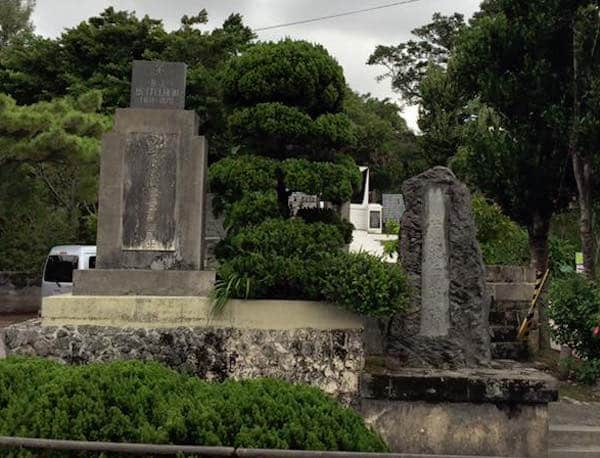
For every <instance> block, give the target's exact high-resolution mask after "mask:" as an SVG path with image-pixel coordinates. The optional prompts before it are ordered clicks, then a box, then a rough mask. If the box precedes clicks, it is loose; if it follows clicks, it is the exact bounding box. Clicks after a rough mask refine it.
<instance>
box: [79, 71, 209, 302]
mask: <svg viewBox="0 0 600 458" xmlns="http://www.w3.org/2000/svg"><path fill="white" fill-rule="evenodd" d="M185 79H186V65H185V64H183V63H178V62H161V61H134V62H133V72H132V85H131V108H125V109H117V112H116V114H115V118H114V127H113V131H112V132H110V133H107V134H105V135H104V137H103V140H102V155H101V163H100V189H99V196H98V200H99V210H98V236H97V262H96V270H83V271H76V272H75V276H74V287H73V294H74V295H163V296H188V295H189V296H195V295H206V293H207V292H208V290H209V289H210V287H211V285H212V283H213V281H214V272H208V271H203V270H202V269H203V253H204V225H205V218H204V214H203V211H204V208H205V196H206V190H205V188H206V169H207V146H206V140H205V139H204V137H201V136H198V126H199V122H198V116H197V114H196V113H195V112H194V111H191V110H185V109H184V103H185Z"/></svg>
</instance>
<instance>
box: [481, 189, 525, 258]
mask: <svg viewBox="0 0 600 458" xmlns="http://www.w3.org/2000/svg"><path fill="white" fill-rule="evenodd" d="M473 216H474V218H475V225H476V226H477V240H478V241H479V245H480V247H481V252H482V254H483V260H484V262H485V263H486V264H488V265H494V264H500V265H527V264H528V263H529V242H528V240H529V239H528V235H527V231H526V230H525V229H523V228H522V227H520V226H519V225H518V224H517V223H515V222H514V221H513V220H511V219H510V218H509V217H508V216H506V215H504V213H502V209H501V208H500V207H499V206H498V204H496V203H495V202H493V201H491V200H488V199H486V198H485V197H484V196H482V195H480V194H475V195H473Z"/></svg>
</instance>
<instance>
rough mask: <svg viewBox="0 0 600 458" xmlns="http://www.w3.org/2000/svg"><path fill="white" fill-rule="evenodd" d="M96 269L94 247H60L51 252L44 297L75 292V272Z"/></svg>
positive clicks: (46, 272) (43, 285)
mask: <svg viewBox="0 0 600 458" xmlns="http://www.w3.org/2000/svg"><path fill="white" fill-rule="evenodd" d="M95 267H96V247H95V246H94V245H60V246H55V247H54V248H52V249H51V250H50V253H49V254H48V258H47V259H46V264H45V265H44V275H43V277H42V297H47V296H54V295H55V294H65V293H70V292H71V291H73V271H74V270H75V269H94V268H95Z"/></svg>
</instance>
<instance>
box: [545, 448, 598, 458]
mask: <svg viewBox="0 0 600 458" xmlns="http://www.w3.org/2000/svg"><path fill="white" fill-rule="evenodd" d="M548 458H600V447H564V448H550V449H548Z"/></svg>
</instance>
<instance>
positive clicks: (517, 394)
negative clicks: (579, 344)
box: [361, 369, 558, 404]
mask: <svg viewBox="0 0 600 458" xmlns="http://www.w3.org/2000/svg"><path fill="white" fill-rule="evenodd" d="M361 395H362V397H363V398H364V399H380V400H390V401H426V402H472V403H508V404H511V403H514V404H517V403H518V404H545V403H548V402H553V401H556V400H557V399H558V385H557V381H556V380H555V379H554V378H553V377H551V376H549V375H547V374H545V373H543V372H540V371H537V370H535V369H514V370H507V369H458V370H436V369H402V370H400V371H397V372H394V371H387V370H381V371H380V372H374V373H370V374H364V375H363V379H362V382H361Z"/></svg>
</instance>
